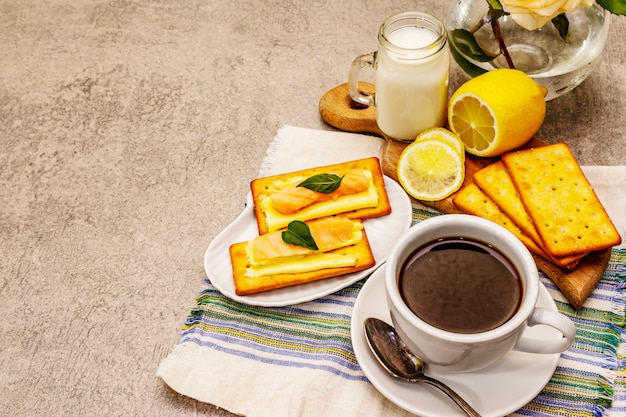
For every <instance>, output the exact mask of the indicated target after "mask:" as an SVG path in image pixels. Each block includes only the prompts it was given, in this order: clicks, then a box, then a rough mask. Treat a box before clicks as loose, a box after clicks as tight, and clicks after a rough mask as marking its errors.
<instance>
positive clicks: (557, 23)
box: [552, 13, 569, 42]
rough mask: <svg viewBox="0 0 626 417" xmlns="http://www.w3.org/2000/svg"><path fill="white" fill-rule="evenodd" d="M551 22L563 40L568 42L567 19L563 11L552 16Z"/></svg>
mask: <svg viewBox="0 0 626 417" xmlns="http://www.w3.org/2000/svg"><path fill="white" fill-rule="evenodd" d="M552 24H553V25H554V27H555V28H556V30H558V31H559V35H561V38H563V40H564V41H565V42H568V38H567V33H568V31H569V19H568V18H567V16H565V13H561V14H560V15H558V16H556V17H554V18H552Z"/></svg>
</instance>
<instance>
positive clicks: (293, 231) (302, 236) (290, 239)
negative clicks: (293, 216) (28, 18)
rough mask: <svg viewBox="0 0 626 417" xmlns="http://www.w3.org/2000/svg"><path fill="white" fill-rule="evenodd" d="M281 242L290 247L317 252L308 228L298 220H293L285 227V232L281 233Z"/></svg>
mask: <svg viewBox="0 0 626 417" xmlns="http://www.w3.org/2000/svg"><path fill="white" fill-rule="evenodd" d="M282 237H283V242H285V243H289V244H291V245H296V246H302V247H304V248H307V249H311V250H318V249H319V248H318V247H317V243H315V239H313V236H311V230H310V229H309V226H308V225H307V224H306V223H304V222H301V221H300V220H294V221H292V222H291V223H289V224H288V225H287V230H285V231H283V233H282Z"/></svg>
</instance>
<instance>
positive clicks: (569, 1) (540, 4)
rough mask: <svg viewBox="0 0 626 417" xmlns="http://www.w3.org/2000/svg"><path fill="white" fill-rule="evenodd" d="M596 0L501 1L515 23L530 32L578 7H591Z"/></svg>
mask: <svg viewBox="0 0 626 417" xmlns="http://www.w3.org/2000/svg"><path fill="white" fill-rule="evenodd" d="M594 2H595V0H500V4H502V8H503V9H504V11H505V12H507V13H510V14H511V18H513V20H515V22H516V23H517V24H518V25H520V26H521V27H523V28H524V29H528V30H535V29H537V28H540V27H542V26H543V25H545V24H546V23H548V22H549V21H550V20H552V19H553V18H554V17H556V16H558V15H560V14H561V13H565V12H571V11H572V10H574V9H575V8H577V7H578V6H584V7H591V6H592V5H593V3H594Z"/></svg>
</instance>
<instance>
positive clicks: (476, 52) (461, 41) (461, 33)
mask: <svg viewBox="0 0 626 417" xmlns="http://www.w3.org/2000/svg"><path fill="white" fill-rule="evenodd" d="M449 35H450V43H452V46H453V47H454V48H456V49H457V50H458V51H459V52H460V53H462V54H464V55H465V56H467V57H469V58H472V59H474V60H476V61H478V62H489V61H491V60H493V59H494V58H495V55H490V54H488V53H486V52H485V51H483V49H482V48H481V47H480V45H478V42H476V38H475V37H474V35H473V34H472V32H470V31H469V30H466V29H453V30H451V31H450V33H449Z"/></svg>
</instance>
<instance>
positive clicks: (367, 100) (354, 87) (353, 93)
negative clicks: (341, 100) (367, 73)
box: [348, 52, 376, 106]
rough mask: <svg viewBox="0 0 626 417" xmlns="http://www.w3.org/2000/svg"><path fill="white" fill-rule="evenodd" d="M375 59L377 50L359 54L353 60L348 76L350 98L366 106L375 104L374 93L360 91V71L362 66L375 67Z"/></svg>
mask: <svg viewBox="0 0 626 417" xmlns="http://www.w3.org/2000/svg"><path fill="white" fill-rule="evenodd" d="M375 59H376V52H369V53H367V54H363V55H359V56H358V57H356V59H355V60H354V61H352V66H351V67H350V75H349V76H348V92H349V93H350V98H351V99H352V100H354V101H356V102H357V103H360V104H364V105H366V106H373V105H374V95H369V94H363V93H362V92H361V91H359V73H360V72H361V68H364V67H372V68H373V67H374V61H375Z"/></svg>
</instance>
